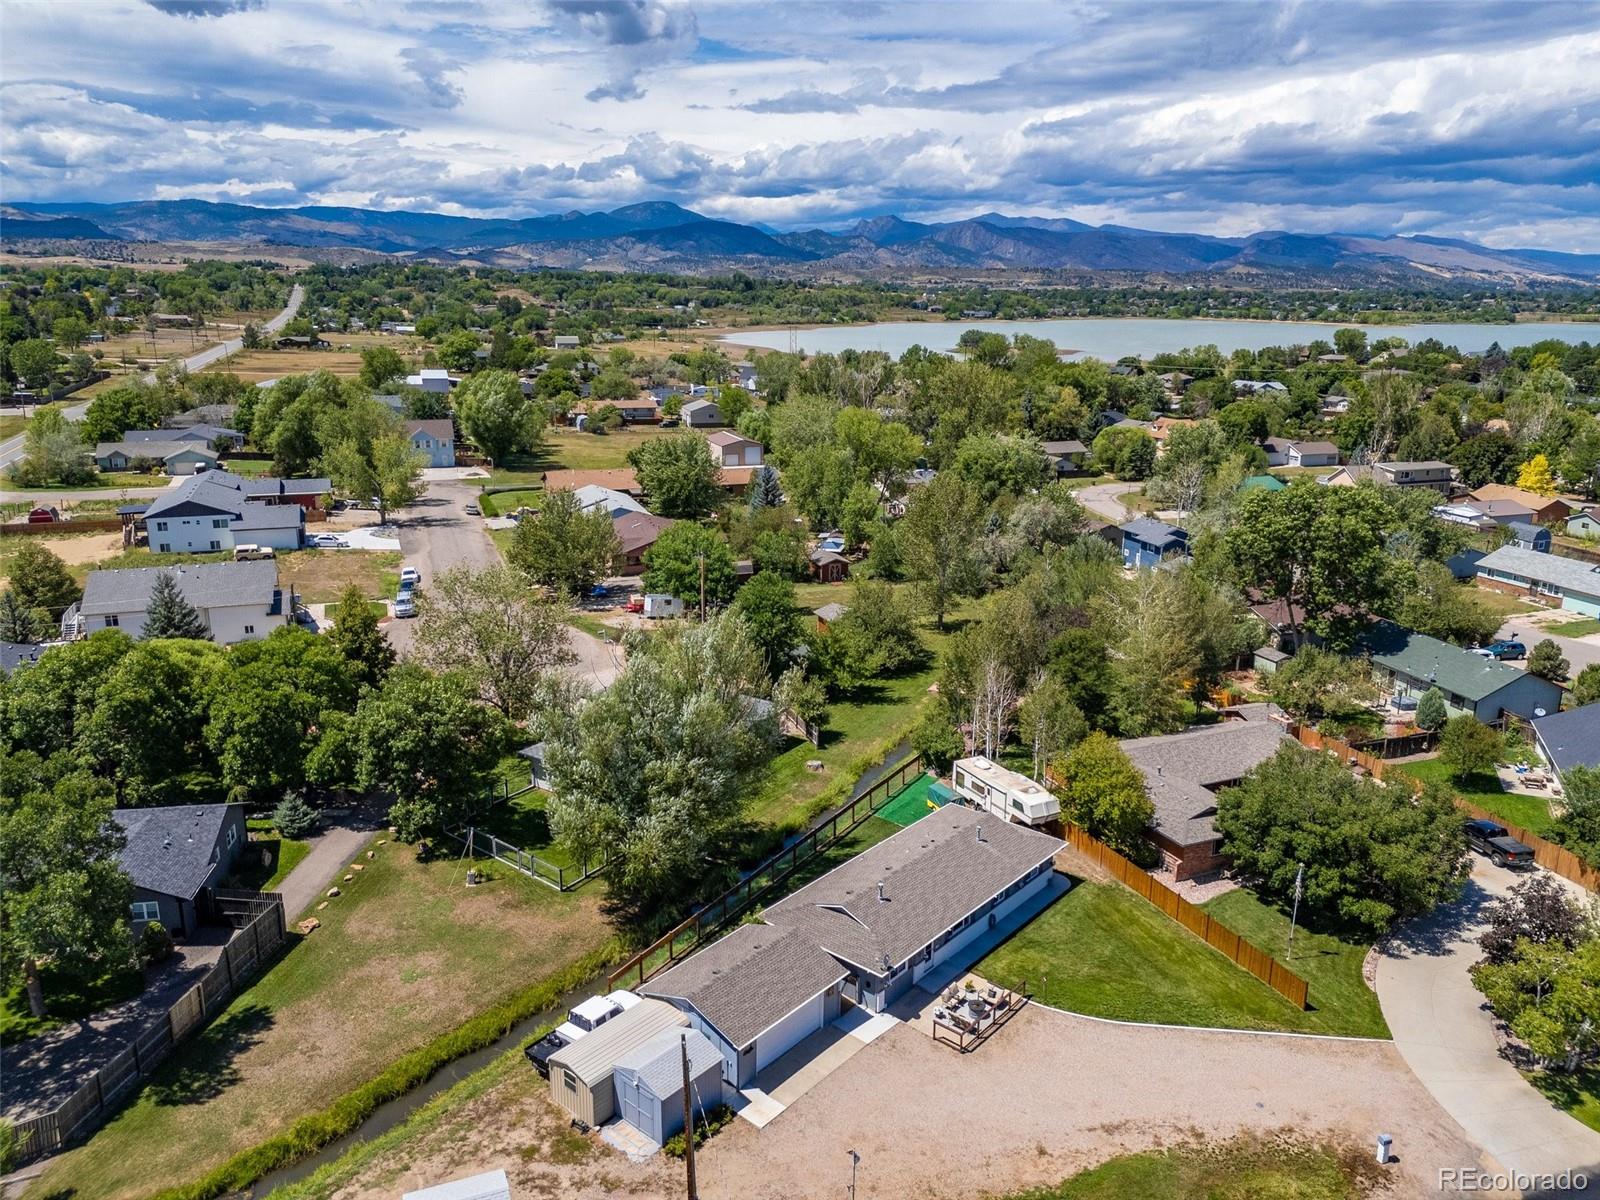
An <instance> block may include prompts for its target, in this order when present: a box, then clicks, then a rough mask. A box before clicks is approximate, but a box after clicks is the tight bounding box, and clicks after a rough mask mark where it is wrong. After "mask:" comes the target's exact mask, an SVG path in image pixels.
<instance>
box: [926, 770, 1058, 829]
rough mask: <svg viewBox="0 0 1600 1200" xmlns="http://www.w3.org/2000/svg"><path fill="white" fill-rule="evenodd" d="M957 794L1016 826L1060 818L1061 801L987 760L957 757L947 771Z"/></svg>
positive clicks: (1032, 783) (1028, 780)
mask: <svg viewBox="0 0 1600 1200" xmlns="http://www.w3.org/2000/svg"><path fill="white" fill-rule="evenodd" d="M950 781H951V783H952V784H953V785H954V787H955V792H956V795H958V796H960V797H961V798H962V799H963V800H966V801H968V802H969V803H971V804H972V805H974V806H975V807H977V808H981V809H983V810H984V811H985V812H991V813H993V814H994V815H995V816H997V817H1004V818H1005V819H1006V820H1008V821H1015V822H1016V823H1017V824H1018V825H1044V824H1046V823H1048V822H1050V821H1053V820H1055V819H1056V818H1057V817H1059V816H1060V815H1061V801H1059V800H1057V799H1056V798H1055V796H1054V795H1053V794H1051V793H1050V792H1048V791H1046V790H1045V788H1044V785H1043V784H1039V783H1035V782H1034V781H1033V780H1031V779H1029V778H1028V777H1027V776H1026V775H1022V774H1019V773H1018V772H1016V771H1011V770H1008V769H1006V768H1005V767H1002V766H1001V765H1000V764H999V763H996V762H991V761H990V760H989V759H987V758H981V757H978V758H958V759H956V761H955V763H954V764H953V765H952V766H951V768H950Z"/></svg>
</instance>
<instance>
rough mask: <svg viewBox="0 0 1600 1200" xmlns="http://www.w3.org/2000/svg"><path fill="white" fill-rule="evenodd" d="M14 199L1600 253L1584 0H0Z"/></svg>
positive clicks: (1, 177) (0, 86)
mask: <svg viewBox="0 0 1600 1200" xmlns="http://www.w3.org/2000/svg"><path fill="white" fill-rule="evenodd" d="M0 81H3V83H0V195H3V197H4V198H5V199H10V200H126V199H167V198H177V197H200V198H203V199H212V200H229V201H237V202H241V203H252V204H264V205H289V204H306V203H322V204H351V205H361V206H370V207H379V208H413V209H425V210H431V211H440V212H452V213H462V214H471V215H495V216H503V215H516V216H521V215H529V214H534V213H543V212H554V211H564V210H567V209H572V208H582V209H596V208H611V207H615V206H617V205H619V204H627V203H631V202H633V201H638V200H656V199H670V200H675V201H677V202H678V203H680V204H684V205H686V206H688V207H691V208H695V209H697V210H698V211H701V212H704V213H707V214H710V215H714V216H720V217H726V218H728V219H733V220H742V221H763V222H767V223H769V224H772V225H776V226H779V227H803V226H809V225H823V226H827V227H837V226H840V225H843V224H846V223H848V222H849V221H851V220H853V219H855V218H857V217H861V216H873V215H877V214H881V213H887V212H895V213H900V214H903V215H907V216H911V217H921V218H924V219H941V220H942V219H952V218H960V217H964V216H971V215H975V214H977V213H980V212H984V211H987V210H991V209H1000V210H1003V211H1006V212H1011V213H1025V214H1037V215H1050V216H1069V217H1074V218H1077V219H1078V220H1082V221H1089V222H1092V223H1096V224H1099V223H1105V222H1113V223H1119V224H1129V225H1138V226H1142V227H1145V228H1155V229H1174V230H1177V229H1182V230H1195V231H1200V232H1212V233H1220V234H1236V233H1243V232H1249V231H1253V230H1258V229H1293V230H1300V231H1331V230H1340V231H1352V232H1375V233H1425V234H1433V235H1439V236H1449V237H1465V238H1470V239H1473V240H1477V241H1482V242H1486V243H1488V244H1491V245H1497V246H1543V247H1547V248H1551V249H1558V250H1573V251H1588V252H1600V4H1595V3H1590V2H1588V0H1584V2H1582V3H1539V2H1537V0H1524V2H1518V3H1496V2H1493V0H1480V2H1474V3H1459V4H1458V3H1450V2H1431V3H1383V4H1365V3H1358V2H1352V0H1338V2H1328V3H1322V2H1318V3H1259V4H1258V3H1242V2H1241V3H1220V4H1219V3H1191V4H1177V3H1164V4H1160V5H1147V4H1135V3H1121V2H1109V0H1102V2H1099V3H1094V2H1086V3H1059V4H1036V3H1028V2H1025V0H1008V2H1003V3H1002V2H992V3H987V4H975V3H966V2H962V3H944V2H941V0H931V2H930V0H916V2H913V3H902V2H900V0H881V2H873V0H856V2H851V3H845V2H841V3H794V2H791V3H783V4H777V3H765V4H749V3H740V2H738V0H719V2H716V3H695V2H693V0H690V2H673V0H615V2H609V0H520V2H518V3H497V2H489V0H483V2H472V0H467V2H463V3H445V2H442V0H415V2H412V3H405V2H403V0H402V2H396V0H384V2H376V0H375V2H372V3H367V2H365V0H360V2H352V3H339V2H337V0H328V2H325V3H322V2H319V3H314V4H307V3H296V2H289V0H103V2H102V0H74V2H70V3H64V2H51V3H30V2H29V0H5V3H4V4H3V5H0Z"/></svg>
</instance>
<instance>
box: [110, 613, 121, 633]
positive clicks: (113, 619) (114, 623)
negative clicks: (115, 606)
mask: <svg viewBox="0 0 1600 1200" xmlns="http://www.w3.org/2000/svg"><path fill="white" fill-rule="evenodd" d="M121 623H122V619H121V618H120V617H118V616H117V614H116V613H111V614H109V615H108V616H107V617H106V628H107V629H115V628H116V627H117V626H118V625H119V624H121Z"/></svg>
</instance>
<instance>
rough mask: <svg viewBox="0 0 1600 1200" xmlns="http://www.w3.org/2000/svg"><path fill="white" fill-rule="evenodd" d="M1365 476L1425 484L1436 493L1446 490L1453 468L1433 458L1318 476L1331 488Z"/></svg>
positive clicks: (1396, 484) (1394, 483) (1401, 483)
mask: <svg viewBox="0 0 1600 1200" xmlns="http://www.w3.org/2000/svg"><path fill="white" fill-rule="evenodd" d="M1367 479H1370V480H1372V481H1373V482H1374V483H1385V484H1389V485H1391V486H1393V487H1425V488H1432V489H1433V490H1434V491H1437V492H1448V491H1449V490H1450V488H1451V485H1452V484H1453V483H1454V482H1455V468H1454V467H1452V466H1451V465H1450V464H1449V463H1442V462H1433V461H1428V462H1387V463H1372V464H1371V465H1369V466H1356V465H1349V466H1343V467H1340V468H1339V469H1338V470H1337V471H1334V472H1332V473H1331V474H1328V475H1323V476H1321V477H1320V478H1319V479H1318V482H1319V483H1325V484H1328V485H1329V486H1331V487H1354V486H1355V485H1356V484H1358V483H1361V482H1362V481H1363V480H1367Z"/></svg>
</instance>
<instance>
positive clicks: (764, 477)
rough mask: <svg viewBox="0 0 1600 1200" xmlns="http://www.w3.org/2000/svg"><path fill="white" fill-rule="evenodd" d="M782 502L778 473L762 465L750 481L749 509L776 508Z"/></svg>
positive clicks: (754, 510)
mask: <svg viewBox="0 0 1600 1200" xmlns="http://www.w3.org/2000/svg"><path fill="white" fill-rule="evenodd" d="M782 503H783V487H782V486H781V485H780V484H779V483H778V473H777V472H776V471H774V470H773V469H772V468H771V467H767V466H763V467H762V468H761V469H760V470H759V471H757V472H756V474H755V478H754V479H752V480H751V481H750V511H751V512H757V511H759V510H761V509H763V508H777V507H778V505H780V504H782Z"/></svg>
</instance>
